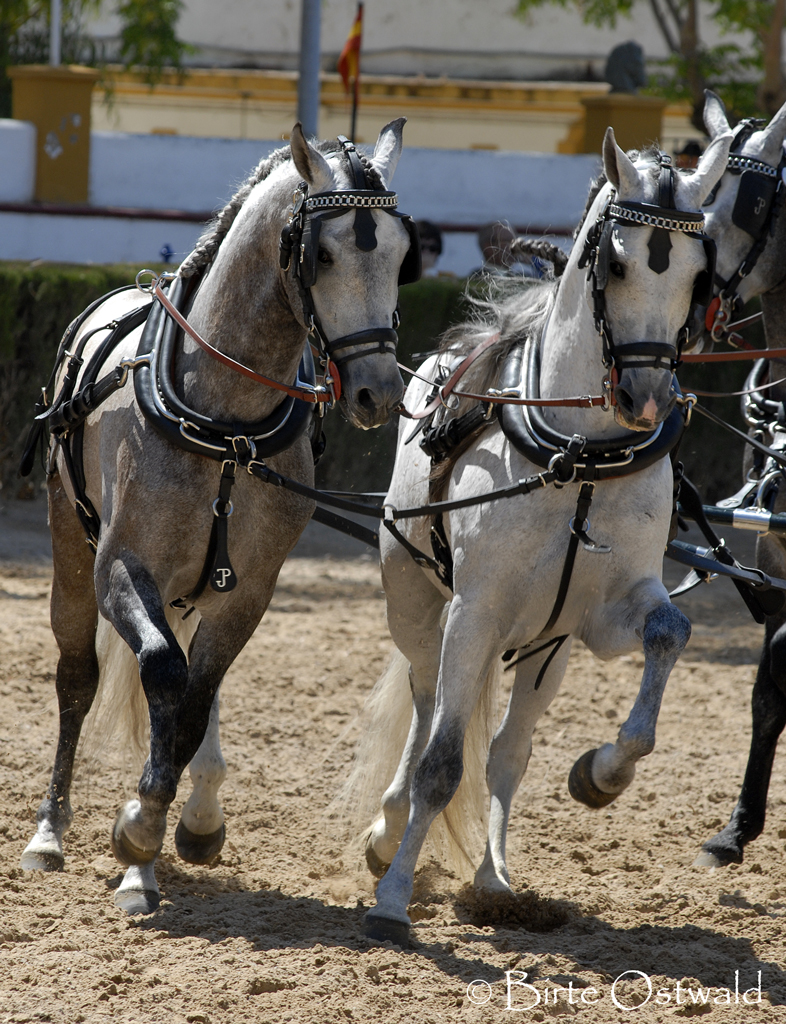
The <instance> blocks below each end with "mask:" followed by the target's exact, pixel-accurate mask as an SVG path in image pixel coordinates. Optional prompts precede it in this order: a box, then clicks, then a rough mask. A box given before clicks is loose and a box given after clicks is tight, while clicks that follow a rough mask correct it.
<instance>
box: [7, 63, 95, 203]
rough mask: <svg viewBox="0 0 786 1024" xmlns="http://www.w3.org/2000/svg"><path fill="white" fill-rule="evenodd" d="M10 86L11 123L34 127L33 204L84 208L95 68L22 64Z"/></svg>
mask: <svg viewBox="0 0 786 1024" xmlns="http://www.w3.org/2000/svg"><path fill="white" fill-rule="evenodd" d="M7 72H8V75H9V77H10V78H11V79H12V80H13V96H12V117H14V118H15V119H16V120H19V121H32V122H33V124H34V125H35V126H36V129H37V133H38V138H37V141H36V185H35V198H36V199H37V200H38V202H45V203H86V202H87V200H88V187H89V174H90V97H91V93H92V91H93V85H94V84H95V82H96V80H97V79H98V77H99V72H98V71H96V69H95V68H84V67H79V66H77V65H71V66H62V67H49V65H46V64H22V65H18V66H15V67H14V66H12V67H9V68H7Z"/></svg>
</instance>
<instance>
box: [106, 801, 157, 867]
mask: <svg viewBox="0 0 786 1024" xmlns="http://www.w3.org/2000/svg"><path fill="white" fill-rule="evenodd" d="M121 814H122V811H121ZM161 846H163V843H162V844H160V845H159V846H158V848H157V849H155V850H141V849H140V848H139V847H138V846H135V845H134V844H133V843H132V842H131V841H130V839H129V838H128V836H127V835H126V834H125V832H124V831H123V828H122V826H121V825H120V815H118V820H117V821H116V822H115V825H114V828H113V829H112V853H113V854H114V855H115V857H116V858H117V860H118V861H119V862H120V863H121V864H122V865H123V867H124V868H130V867H131V865H132V864H135V865H141V864H151V863H152V862H153V861H154V860H155V859H156V857H157V856H158V855H159V853H160V852H161Z"/></svg>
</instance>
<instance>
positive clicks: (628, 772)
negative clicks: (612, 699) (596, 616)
mask: <svg viewBox="0 0 786 1024" xmlns="http://www.w3.org/2000/svg"><path fill="white" fill-rule="evenodd" d="M615 608H616V609H617V610H618V611H619V615H620V619H619V621H620V622H622V623H623V624H624V623H626V622H627V623H631V622H635V618H636V608H635V605H634V607H633V608H631V607H630V606H629V605H628V603H627V602H625V603H624V605H615ZM624 628H625V627H624V625H623V626H622V629H623V630H624ZM637 632H638V630H637ZM641 636H642V640H643V645H644V674H643V676H642V680H641V686H640V687H639V693H638V696H637V697H636V702H635V703H634V705H633V708H632V710H631V713H630V715H629V716H628V719H627V721H626V722H624V723H623V725H622V727H621V728H620V731H619V734H618V736H617V742H616V743H606V744H604V745H603V746H602V747H600V749H598V750H588V751H587V752H586V753H585V754H583V755H582V756H581V757H580V758H579V759H578V761H577V762H576V763H575V764H574V766H573V768H572V769H571V772H570V777H569V779H568V789H569V790H570V795H571V796H572V797H573V798H574V800H578V801H580V802H581V803H584V804H586V805H587V806H588V807H605V806H606V805H607V804H610V803H611V802H612V800H615V799H616V798H617V797H618V796H619V794H620V793H621V792H622V791H623V790H624V789H626V788H627V787H628V786H629V785H630V783H631V782H632V781H633V776H634V774H635V772H636V762H637V761H639V760H640V758H642V757H645V756H646V755H647V754H649V753H650V752H651V751H652V749H653V748H654V746H655V726H656V725H657V721H658V714H659V712H660V705H661V700H662V699H663V691H664V690H665V688H666V683H667V681H668V678H669V675H670V673H671V670H672V669H673V668H674V665H675V664H676V661H677V658H679V656H680V654H681V653H682V651H683V649H684V648H685V645H686V644H687V642H688V640H689V639H690V622H689V621H688V619H687V618H686V617H685V616H684V615H683V614H682V612H681V611H680V610H679V609H678V608H675V606H674V605H673V604H671V603H670V602H669V601H668V600H667V601H665V602H663V603H662V604H658V605H656V607H654V608H651V609H650V610H649V611H648V612H647V613H646V617H645V618H644V628H643V630H641ZM607 642H608V641H607ZM612 642H613V641H612Z"/></svg>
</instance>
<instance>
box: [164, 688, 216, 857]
mask: <svg viewBox="0 0 786 1024" xmlns="http://www.w3.org/2000/svg"><path fill="white" fill-rule="evenodd" d="M218 712H219V699H218V692H217V693H216V695H215V697H214V698H213V704H212V706H211V708H210V718H209V719H208V723H207V730H206V731H205V738H204V739H203V740H202V742H201V744H200V745H199V750H197V752H196V754H195V755H194V757H193V758H192V760H191V761H190V762H189V765H188V772H189V775H190V776H191V784H192V786H193V788H192V790H191V795H190V796H189V798H188V800H186V802H185V804H184V806H183V810H182V812H181V814H180V821H179V822H178V826H177V830H176V831H175V846H176V848H177V852H178V855H179V856H180V858H181V859H182V860H184V861H186V863H188V864H210V863H212V861H213V860H215V858H216V857H217V856H218V854H219V853H220V852H221V848H222V847H223V845H224V839H225V838H226V828H225V826H224V812H223V811H222V810H221V804H220V803H219V802H218V791H219V789H220V788H221V786H222V784H223V782H224V779H225V778H226V775H227V766H226V761H224V758H223V756H222V754H221V741H220V737H219V714H218Z"/></svg>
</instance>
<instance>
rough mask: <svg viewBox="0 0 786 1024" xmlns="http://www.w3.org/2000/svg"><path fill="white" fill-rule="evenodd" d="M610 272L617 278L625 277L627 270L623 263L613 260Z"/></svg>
mask: <svg viewBox="0 0 786 1024" xmlns="http://www.w3.org/2000/svg"><path fill="white" fill-rule="evenodd" d="M609 270H610V271H611V272H612V274H613V275H614V276H615V277H624V276H625V268H624V267H623V265H622V264H621V263H618V262H617V260H612V261H611V263H609Z"/></svg>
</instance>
